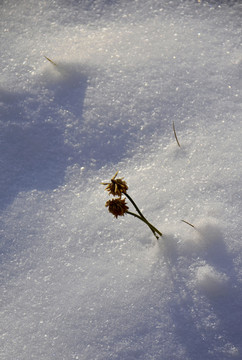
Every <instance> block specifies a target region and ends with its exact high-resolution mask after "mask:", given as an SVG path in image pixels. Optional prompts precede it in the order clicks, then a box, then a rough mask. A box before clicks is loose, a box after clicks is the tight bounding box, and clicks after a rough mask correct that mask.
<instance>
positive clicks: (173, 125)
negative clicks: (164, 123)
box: [172, 121, 181, 147]
mask: <svg viewBox="0 0 242 360" xmlns="http://www.w3.org/2000/svg"><path fill="white" fill-rule="evenodd" d="M172 127H173V132H174V135H175V139H176V142H177V145H178V146H179V147H181V145H180V143H179V141H178V138H177V135H176V129H175V123H174V121H173V123H172Z"/></svg>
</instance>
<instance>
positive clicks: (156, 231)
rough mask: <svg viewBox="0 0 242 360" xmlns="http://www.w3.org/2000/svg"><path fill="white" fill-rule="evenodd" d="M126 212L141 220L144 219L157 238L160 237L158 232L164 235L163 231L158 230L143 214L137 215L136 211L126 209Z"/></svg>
mask: <svg viewBox="0 0 242 360" xmlns="http://www.w3.org/2000/svg"><path fill="white" fill-rule="evenodd" d="M126 214H130V215H132V216H135V217H136V218H138V219H140V220H141V221H143V222H144V223H145V224H146V225H148V226H149V228H150V230H151V231H152V232H153V234H154V236H155V237H156V239H158V238H159V236H157V235H156V233H157V234H159V235H160V236H162V233H161V232H160V231H159V230H157V229H156V228H155V227H154V226H153V225H152V224H150V223H149V222H148V221H147V220H146V219H144V218H143V217H141V216H139V215H137V214H135V213H133V212H131V211H126Z"/></svg>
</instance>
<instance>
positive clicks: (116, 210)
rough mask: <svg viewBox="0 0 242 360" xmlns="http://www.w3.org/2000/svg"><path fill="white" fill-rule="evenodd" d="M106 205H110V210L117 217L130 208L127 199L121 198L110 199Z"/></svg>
mask: <svg viewBox="0 0 242 360" xmlns="http://www.w3.org/2000/svg"><path fill="white" fill-rule="evenodd" d="M105 206H106V207H108V211H109V212H110V213H111V214H113V215H114V216H115V217H116V218H117V217H118V216H123V215H124V214H125V213H126V212H127V211H128V209H129V208H128V206H127V205H126V202H125V199H120V198H118V199H112V200H108V201H107V202H106V205H105Z"/></svg>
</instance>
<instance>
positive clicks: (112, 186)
mask: <svg viewBox="0 0 242 360" xmlns="http://www.w3.org/2000/svg"><path fill="white" fill-rule="evenodd" d="M117 175H118V171H117V172H116V174H115V175H114V176H113V177H112V179H111V182H110V183H103V185H107V187H106V188H105V190H107V191H108V192H109V195H113V196H119V197H121V196H122V194H126V191H127V190H128V185H127V183H126V181H124V180H123V178H120V179H116V176H117Z"/></svg>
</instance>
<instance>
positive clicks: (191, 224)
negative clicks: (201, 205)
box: [181, 220, 195, 228]
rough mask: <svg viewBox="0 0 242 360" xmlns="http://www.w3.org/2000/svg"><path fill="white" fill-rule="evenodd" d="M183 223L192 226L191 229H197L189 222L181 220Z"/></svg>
mask: <svg viewBox="0 0 242 360" xmlns="http://www.w3.org/2000/svg"><path fill="white" fill-rule="evenodd" d="M181 221H182V222H184V223H185V224H188V225H190V226H191V227H193V228H195V226H194V225H192V224H191V223H189V222H188V221H186V220H181Z"/></svg>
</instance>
